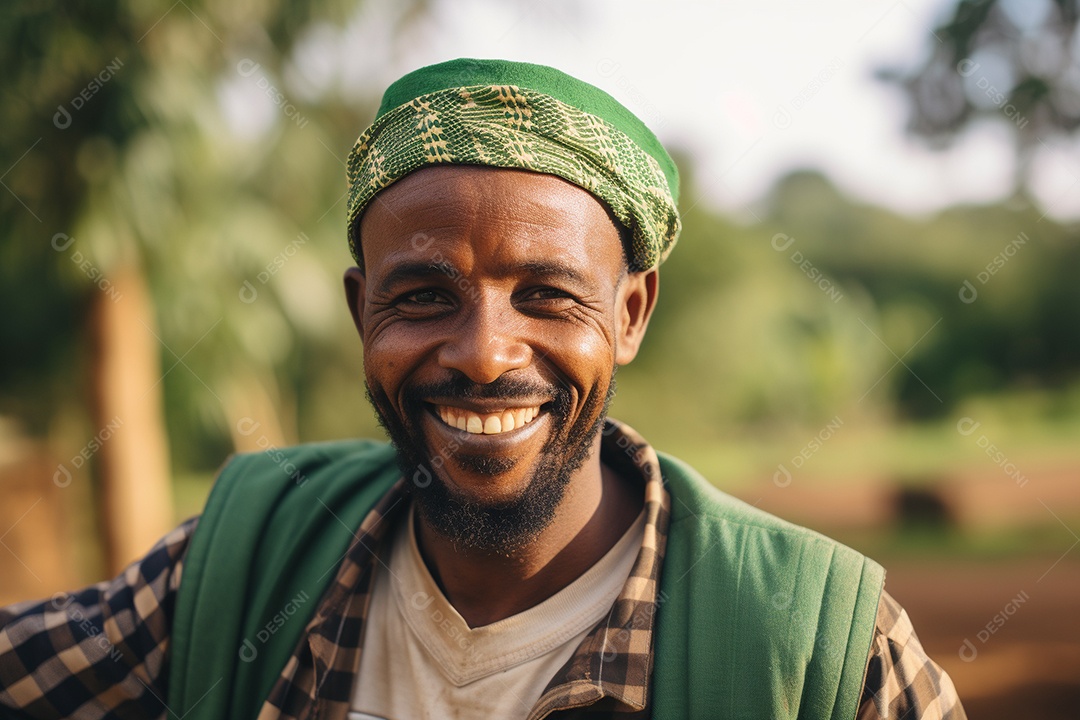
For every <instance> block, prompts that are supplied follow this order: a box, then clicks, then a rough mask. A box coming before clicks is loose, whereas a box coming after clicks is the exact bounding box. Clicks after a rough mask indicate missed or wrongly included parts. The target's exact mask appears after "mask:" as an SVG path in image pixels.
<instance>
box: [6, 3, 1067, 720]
mask: <svg viewBox="0 0 1080 720" xmlns="http://www.w3.org/2000/svg"><path fill="white" fill-rule="evenodd" d="M85 5H86V6H85V7H82V8H79V9H76V8H74V7H72V4H71V3H63V4H61V3H58V2H46V1H43V0H36V1H35V2H26V1H22V0H15V1H13V2H7V3H4V4H3V7H2V9H0V17H2V20H0V58H2V62H3V67H4V68H5V70H4V72H3V73H0V86H2V88H3V98H4V101H3V103H0V126H2V127H3V132H2V133H0V149H2V150H0V173H2V174H0V185H2V187H0V278H2V279H0V302H2V303H3V306H4V307H7V308H8V311H7V313H6V314H5V315H4V316H3V319H2V320H0V346H2V348H3V352H2V353H0V545H2V547H0V603H9V602H14V601H18V600H23V599H28V598H32V597H41V596H47V595H49V594H51V593H53V592H55V591H58V590H60V589H66V588H72V587H75V586H78V585H81V584H86V583H89V582H93V581H96V580H98V579H101V578H103V577H106V576H109V575H111V574H113V573H115V572H116V571H117V570H118V569H119V568H121V567H122V566H123V565H124V564H126V563H127V562H129V561H130V560H131V559H133V558H135V557H138V556H139V555H141V554H142V553H143V552H144V551H145V550H146V549H147V548H148V547H149V546H150V545H151V544H152V543H153V542H154V540H156V538H158V537H159V536H161V535H162V534H164V533H165V532H166V531H167V530H168V529H169V528H170V527H172V526H173V525H174V524H176V523H177V522H179V521H180V520H182V519H184V518H186V517H189V516H191V515H194V514H197V513H198V512H199V511H200V508H201V506H202V503H203V501H204V500H205V497H206V495H207V493H208V492H209V488H210V486H211V484H212V482H213V477H214V474H215V471H216V469H217V468H218V467H219V466H220V465H221V463H222V462H223V460H224V459H225V458H226V457H227V456H228V455H229V454H230V453H232V452H237V451H258V450H266V449H270V448H272V447H275V446H283V445H287V444H291V443H296V442H303V441H313V440H325V439H332V438H341V437H355V436H375V437H381V431H380V430H379V428H378V427H377V425H376V423H375V419H374V416H373V413H372V411H371V410H370V408H369V406H368V404H367V402H366V400H365V399H364V395H363V388H362V376H363V375H362V356H361V347H360V344H359V342H358V340H357V339H356V337H355V332H354V330H353V328H352V325H351V322H350V320H349V317H348V313H347V311H346V308H345V305H344V303H343V302H342V291H341V275H342V271H343V270H344V268H345V267H347V266H348V265H349V264H350V262H351V261H350V258H349V255H348V252H347V249H346V244H345V235H344V214H345V209H344V197H345V196H344V193H345V178H344V174H345V173H344V162H345V158H346V156H347V154H348V152H349V150H350V148H351V146H352V143H353V141H354V140H355V138H356V136H357V135H358V134H359V132H360V131H361V130H362V129H363V128H364V127H365V126H366V125H367V124H368V123H369V122H370V120H371V119H372V117H373V115H374V110H375V108H376V106H377V104H378V98H379V94H380V93H381V91H382V90H383V89H384V88H385V86H386V85H387V84H388V83H389V82H391V81H392V80H394V79H395V78H397V77H398V76H400V75H401V74H403V73H404V72H407V71H409V70H411V69H414V68H416V67H419V66H421V65H425V64H429V63H433V62H438V61H441V60H446V59H450V58H452V57H458V56H474V57H505V58H510V59H517V60H525V61H532V62H541V63H545V64H551V65H555V66H557V67H559V68H560V69H563V70H565V71H567V72H570V73H571V74H574V75H576V76H578V77H580V78H582V79H585V80H587V81H589V82H592V83H593V84H595V85H598V86H600V87H602V88H604V89H605V90H607V91H609V92H610V93H611V94H612V95H614V96H615V97H616V98H617V99H619V100H620V101H621V102H623V103H624V104H625V105H626V106H627V107H629V108H630V109H631V110H632V111H634V112H635V113H637V114H638V115H639V116H640V117H642V118H643V119H644V120H645V121H646V122H647V124H649V125H650V126H651V127H652V128H653V129H654V131H655V132H656V133H657V135H658V136H659V137H660V139H661V140H662V141H663V142H664V143H665V144H666V145H667V146H668V147H669V148H671V149H672V151H673V154H675V155H676V159H677V161H678V163H679V166H680V169H681V171H682V176H683V190H682V197H681V201H680V206H681V210H682V212H683V222H684V228H685V229H684V231H683V235H682V238H681V240H680V242H679V246H678V247H677V249H676V251H675V252H674V254H673V255H672V256H671V259H670V260H669V261H668V262H667V263H666V264H665V265H664V267H663V272H662V283H661V291H662V292H661V302H660V305H659V309H658V311H657V314H656V317H655V319H654V321H653V323H652V326H651V330H650V334H649V337H648V339H647V341H646V344H645V347H644V349H643V351H642V354H641V356H640V357H639V358H638V360H637V361H636V362H635V363H634V364H632V365H631V366H628V367H626V368H624V369H623V370H622V371H620V373H619V395H618V398H617V400H616V402H615V406H614V410H613V414H614V415H615V416H616V417H619V418H620V419H623V420H625V421H627V422H629V423H630V424H631V425H632V426H634V427H636V428H637V429H638V430H640V431H641V432H643V433H644V435H645V436H646V437H647V438H648V439H649V440H650V441H651V442H652V443H653V444H654V445H655V446H656V447H657V448H659V449H661V450H664V451H667V452H669V453H673V454H675V455H678V456H681V457H683V458H684V459H686V460H688V461H689V462H691V463H692V464H694V465H695V466H696V467H697V468H698V469H699V470H701V471H702V473H704V474H705V475H706V476H708V477H709V478H710V479H711V480H712V481H713V482H714V483H715V484H716V485H717V486H719V487H720V488H722V489H724V490H726V491H728V492H730V493H733V494H735V495H737V496H739V497H741V498H743V499H745V500H747V501H748V502H751V503H754V504H756V505H758V506H759V507H762V508H764V509H766V510H768V511H770V512H773V513H776V514H779V515H781V516H783V517H785V518H788V519H790V520H793V521H795V522H799V523H802V524H805V525H809V526H811V527H813V528H815V529H818V530H821V531H823V532H825V533H827V534H830V535H832V536H834V537H837V538H839V539H841V540H843V541H844V542H846V543H848V544H850V545H852V546H854V547H856V548H858V549H860V550H862V551H864V552H866V553H869V554H871V555H872V556H874V557H875V558H876V559H878V560H879V561H881V562H882V563H883V564H884V565H885V566H886V567H887V569H888V571H889V575H888V580H887V587H888V588H889V590H890V591H891V592H892V593H893V594H894V595H895V596H896V597H897V598H898V599H899V601H900V602H901V603H902V604H903V605H904V606H905V607H906V608H907V610H908V612H909V614H910V615H911V617H912V619H913V621H914V624H915V627H916V629H917V630H918V632H919V634H920V636H921V638H922V640H923V643H924V645H925V646H926V647H927V648H928V650H929V651H930V653H931V654H932V656H934V657H935V658H936V659H937V660H938V661H939V662H940V663H941V664H942V665H943V666H944V667H945V668H946V669H947V670H948V671H949V673H950V674H951V675H952V677H953V679H954V680H955V682H956V685H957V688H958V689H959V692H960V695H961V697H962V698H963V700H964V702H965V705H966V707H967V709H968V712H969V714H970V715H971V716H972V717H973V718H992V717H1003V718H1004V717H1016V716H1029V717H1043V718H1066V717H1068V718H1075V717H1077V713H1078V710H1080V622H1078V621H1077V619H1076V609H1077V607H1078V600H1080V573H1078V569H1080V548H1078V547H1077V546H1078V545H1080V488H1078V487H1077V478H1078V474H1080V282H1078V281H1077V274H1078V272H1080V223H1078V219H1080V142H1078V141H1077V137H1076V132H1075V131H1076V127H1077V125H1078V123H1080V33H1078V31H1077V17H1078V14H1080V3H1077V2H1076V1H1075V0H1010V1H1005V0H999V1H996V2H995V1H992V0H964V1H963V2H956V0H897V1H895V2H892V1H891V0H888V1H884V2H878V1H876V0H875V1H873V2H866V1H864V2H854V1H842V0H831V1H823V2H818V3H813V4H807V3H798V2H782V1H780V0H762V1H761V2H758V3H753V4H746V3H739V4H735V3H723V4H707V3H670V4H667V5H665V6H664V8H663V9H662V10H661V9H660V7H659V6H658V5H657V4H656V3H647V2H625V1H624V2H615V0H607V1H605V2H594V3H588V4H586V3H577V2H562V1H557V0H552V1H550V2H527V1H522V2H510V3H499V2H495V0H466V1H462V2H453V3H451V2H449V1H448V0H408V1H405V2H395V3H390V2H385V1H384V2H372V1H370V0H351V1H344V0H316V1H314V2H304V3H301V2H292V1H291V0H277V1H274V0H245V1H244V2H239V3H210V2H206V1H205V0H175V2H173V0H141V1H140V2H135V0H103V1H102V2H96V3H92V4H85Z"/></svg>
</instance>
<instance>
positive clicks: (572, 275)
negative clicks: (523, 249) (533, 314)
mask: <svg viewBox="0 0 1080 720" xmlns="http://www.w3.org/2000/svg"><path fill="white" fill-rule="evenodd" d="M518 267H520V268H521V269H522V270H525V271H526V272H528V273H529V274H530V275H539V276H541V277H547V278H559V279H561V280H565V281H567V282H571V283H575V284H578V285H587V286H591V285H592V283H590V282H589V280H588V278H586V277H585V275H583V274H582V273H580V272H579V271H578V270H577V269H575V268H574V267H573V266H571V265H565V264H563V263H557V262H544V261H542V260H533V261H529V262H524V263H522V264H521V265H519V266H518Z"/></svg>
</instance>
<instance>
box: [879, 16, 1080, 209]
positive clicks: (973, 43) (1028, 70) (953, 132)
mask: <svg viewBox="0 0 1080 720" xmlns="http://www.w3.org/2000/svg"><path fill="white" fill-rule="evenodd" d="M1078 18H1080V0H961V1H960V2H958V3H956V5H955V7H954V9H953V11H952V13H951V16H950V17H949V18H948V20H946V21H945V22H944V23H943V24H942V25H940V26H938V27H937V28H935V29H934V30H933V31H932V39H931V40H928V42H929V44H930V47H931V50H930V52H929V55H928V57H927V58H926V60H925V61H924V62H923V63H922V64H921V65H919V66H918V67H915V68H903V69H896V68H888V69H882V70H880V71H879V76H880V77H881V78H882V79H884V80H886V81H888V82H892V83H896V84H898V85H900V87H902V88H903V90H904V92H905V94H906V96H907V100H908V103H909V107H910V111H911V116H910V119H909V121H908V127H909V129H910V130H911V131H912V132H913V133H914V134H915V135H916V136H919V137H922V138H924V139H926V140H928V141H929V142H930V143H931V144H933V145H936V146H939V147H943V146H948V145H949V144H951V143H952V142H953V141H954V140H955V139H956V137H957V136H958V135H959V134H960V133H961V132H962V131H963V130H964V129H965V128H967V127H969V126H970V125H971V124H972V123H973V122H974V121H976V120H977V119H986V118H995V119H999V120H1000V121H1001V122H1003V123H1005V124H1006V125H1007V126H1008V127H1009V129H1010V130H1011V132H1012V134H1013V137H1014V138H1015V142H1016V158H1017V163H1016V171H1015V186H1016V190H1017V192H1023V190H1024V189H1025V186H1026V183H1027V181H1028V180H1029V179H1030V178H1029V174H1030V166H1031V161H1032V156H1033V154H1034V153H1035V151H1037V150H1038V149H1039V147H1040V145H1041V144H1042V143H1044V142H1045V141H1047V140H1049V139H1050V138H1051V137H1053V136H1055V135H1060V134H1070V133H1072V132H1074V131H1075V130H1076V128H1077V126H1078V125H1080V33H1078V31H1077V20H1078Z"/></svg>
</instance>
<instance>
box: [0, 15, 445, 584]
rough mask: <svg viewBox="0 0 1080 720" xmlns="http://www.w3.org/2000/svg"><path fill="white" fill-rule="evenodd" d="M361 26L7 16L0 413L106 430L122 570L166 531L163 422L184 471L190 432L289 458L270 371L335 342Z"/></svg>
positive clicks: (285, 18)
mask: <svg viewBox="0 0 1080 720" xmlns="http://www.w3.org/2000/svg"><path fill="white" fill-rule="evenodd" d="M357 5H358V3H357V2H355V1H353V0H320V1H318V2H298V1H297V2H276V1H274V0H250V1H249V2H245V3H242V4H239V5H237V4H228V3H226V4H221V3H211V2H207V1H203V0H188V1H187V2H181V3H172V2H171V1H169V0H161V1H160V2H136V1H135V0H106V1H103V2H98V3H92V4H89V5H87V4H81V5H79V4H77V5H72V4H70V3H60V2H33V3H31V2H12V3H5V4H4V5H3V8H2V9H0V14H2V15H0V61H2V62H3V63H4V67H5V72H4V73H3V75H0V89H2V93H3V97H4V98H5V102H4V103H2V104H0V125H2V126H3V127H4V128H5V131H4V133H3V134H2V135H0V157H2V158H4V167H3V168H0V173H2V174H0V183H2V187H0V273H3V275H2V278H3V280H4V282H3V283H0V285H2V287H0V298H2V299H3V300H5V301H8V302H7V307H9V308H15V309H16V311H15V312H13V313H9V315H8V317H5V320H4V322H3V324H2V326H0V342H2V344H3V347H4V348H5V350H9V352H5V353H3V354H0V386H2V387H3V390H4V392H3V398H2V399H0V402H2V405H0V412H7V413H11V414H14V415H16V416H17V417H20V418H22V419H23V420H24V421H25V422H26V424H27V425H28V426H29V430H30V431H31V432H34V433H44V432H48V431H49V429H50V424H51V422H52V420H53V419H54V418H55V417H56V416H57V415H58V414H59V415H63V414H64V413H65V412H67V413H70V412H71V410H72V409H73V408H75V409H76V412H77V409H78V408H89V409H90V415H91V417H90V420H89V423H88V425H89V427H90V428H91V430H90V432H91V433H92V434H93V437H94V441H92V442H93V448H92V450H91V452H92V454H93V460H94V462H95V463H96V464H97V465H98V469H99V471H100V472H99V473H98V474H99V475H100V480H101V482H102V488H101V491H102V492H101V493H100V497H101V498H102V512H103V520H102V522H101V527H102V529H103V532H104V534H105V535H106V536H107V539H108V542H107V547H108V557H109V560H108V564H109V565H110V566H111V567H112V568H113V569H115V568H116V567H117V566H118V565H120V564H122V563H123V562H125V561H126V560H127V559H129V558H131V557H134V556H135V555H137V554H139V553H141V552H143V551H144V550H145V548H146V547H147V546H148V544H149V543H150V542H151V541H152V540H153V539H155V538H156V537H157V536H158V535H159V534H160V533H161V532H162V531H163V530H164V529H166V528H167V527H168V526H169V524H170V523H171V522H172V518H171V513H170V512H169V505H168V502H169V501H168V498H169V491H168V488H169V483H168V474H169V455H168V446H169V444H168V443H167V441H166V437H167V431H166V428H165V425H164V423H163V414H165V413H168V414H169V415H170V417H174V416H176V417H180V418H182V419H184V420H185V421H184V422H177V423H170V426H171V427H172V431H173V437H172V438H171V439H172V440H173V443H172V445H173V448H174V450H175V449H177V448H178V447H179V449H180V450H181V451H182V452H184V453H185V455H187V456H188V457H186V459H185V465H187V464H188V463H190V462H191V461H192V458H194V461H195V462H198V461H199V459H200V458H199V454H200V452H203V453H205V452H206V450H205V449H204V448H200V447H199V445H198V443H197V442H195V441H197V440H200V439H205V437H199V433H198V431H197V430H196V431H195V432H194V433H191V432H188V430H189V429H192V428H196V429H197V428H200V427H207V426H213V425H217V426H218V427H220V428H222V429H227V433H228V434H227V435H226V436H227V437H228V436H230V435H231V438H232V441H233V442H232V444H233V445H234V446H235V447H238V448H240V449H251V448H253V447H259V446H266V445H267V444H270V443H283V442H288V441H292V440H295V439H296V429H295V428H296V421H295V417H294V412H295V408H296V405H297V403H296V401H295V399H294V397H293V390H292V386H291V383H290V382H288V380H289V379H290V377H289V374H288V372H286V374H285V375H284V376H283V375H282V374H280V373H279V372H277V371H279V370H281V369H286V371H287V370H288V366H289V362H290V358H291V357H293V358H295V356H294V355H293V346H294V341H296V340H303V341H305V342H311V343H314V344H316V345H318V343H320V342H321V343H323V344H326V343H330V342H334V339H335V336H336V335H337V334H338V333H337V331H338V330H339V329H340V326H338V325H335V322H334V320H333V314H332V313H331V312H330V309H329V305H330V302H329V300H328V298H329V297H332V296H331V295H328V292H329V291H327V290H326V288H328V287H333V286H335V285H337V284H338V283H339V282H340V281H339V280H338V279H337V278H335V277H334V276H333V275H334V273H333V272H332V271H331V270H330V268H335V267H339V266H341V265H343V264H344V263H343V260H344V259H345V258H347V255H346V253H345V250H344V243H343V242H342V238H341V230H340V227H341V222H340V217H341V215H342V214H343V212H344V210H343V208H342V206H341V204H340V203H341V201H342V189H343V188H342V182H341V177H342V175H343V174H344V168H343V165H344V156H345V153H346V151H347V149H348V147H349V146H350V145H351V143H352V141H353V139H354V137H355V134H356V131H357V128H358V127H361V126H362V125H363V122H364V120H366V119H367V118H368V116H369V115H370V107H371V106H370V102H368V101H365V100H364V99H362V98H360V99H358V98H357V97H356V96H355V95H356V93H351V92H349V91H348V89H347V88H345V89H342V87H341V82H337V83H336V84H335V80H336V81H340V80H341V77H342V75H343V72H344V70H347V68H345V69H343V68H341V67H335V64H338V63H340V62H341V61H342V60H343V59H344V60H347V59H348V55H347V51H348V50H349V37H347V35H346V33H347V32H349V31H355V27H354V26H355V17H356V15H355V14H354V13H355V11H356V8H357ZM426 5H427V4H426V2H424V1H423V0H413V1H411V2H408V3H403V4H399V5H397V6H396V7H395V10H394V11H393V13H391V15H392V16H393V17H396V18H397V22H399V23H404V22H410V21H412V20H413V19H414V18H416V17H418V16H419V15H420V14H421V13H422V11H423V10H424V8H426ZM350 22H351V23H352V25H350V24H349V23H350ZM384 31H385V29H384ZM313 57H314V60H313V59H312V58H313ZM327 60H328V61H329V64H330V66H331V67H330V68H329V69H325V68H324V69H323V72H322V73H321V74H320V71H319V63H320V61H322V64H323V66H325V65H326V61H327ZM331 238H332V240H331ZM282 278H288V279H289V280H290V281H291V282H280V280H282ZM204 341H205V342H204ZM296 344H299V343H296ZM292 362H293V363H294V364H295V362H296V361H295V359H294V360H293V361H292ZM293 370H294V371H296V370H297V368H295V367H294V368H293ZM299 370H301V371H302V368H300V369H299ZM86 374H88V375H89V376H90V377H91V381H90V382H89V383H88V385H89V390H87V391H85V392H80V391H79V387H80V386H81V383H80V382H79V381H80V380H81V379H82V377H84V375H86ZM282 377H284V378H286V380H287V381H286V382H284V383H283V382H281V380H280V378H282ZM73 380H74V382H73ZM163 393H164V394H165V398H166V399H167V402H166V403H163V402H162V396H163ZM163 405H164V406H165V407H167V409H164V410H163ZM245 418H246V419H247V421H246V422H244V419H245ZM192 419H195V420H194V421H193V420H192ZM110 426H111V427H113V429H114V430H115V431H110V432H108V433H107V434H108V438H107V439H104V435H105V434H106V429H107V428H109V427H110ZM192 435H194V436H195V437H194V438H193V437H191V436H192ZM90 447H91V444H87V446H86V448H90ZM84 449H85V448H84ZM217 461H220V455H218V456H217V460H216V461H215V462H217Z"/></svg>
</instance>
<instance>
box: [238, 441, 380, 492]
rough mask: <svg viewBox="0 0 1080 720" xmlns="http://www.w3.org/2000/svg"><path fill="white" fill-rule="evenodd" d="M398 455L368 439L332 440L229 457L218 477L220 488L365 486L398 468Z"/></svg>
mask: <svg viewBox="0 0 1080 720" xmlns="http://www.w3.org/2000/svg"><path fill="white" fill-rule="evenodd" d="M395 463H396V454H395V452H394V449H393V447H392V446H391V445H389V444H388V443H385V442H380V441H376V440H366V439H349V440H332V441H325V442H313V443H303V444H299V445H291V446H286V447H278V446H276V445H273V444H267V446H266V447H265V448H264V449H262V450H259V451H255V452H247V453H238V454H236V455H232V456H230V457H229V458H228V459H227V460H226V461H225V463H224V465H223V466H222V468H221V470H220V472H219V473H218V479H217V484H218V485H220V484H223V483H235V482H240V483H243V484H244V485H245V486H246V487H247V488H248V489H254V487H255V486H281V485H285V486H293V487H297V488H302V487H305V486H306V485H308V483H310V482H316V483H320V484H322V483H327V482H335V483H340V482H342V481H345V480H350V481H354V482H362V481H364V480H365V479H369V478H373V477H378V476H383V475H385V474H386V473H387V471H388V470H389V471H392V470H393V469H394V468H395V467H396V465H395Z"/></svg>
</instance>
